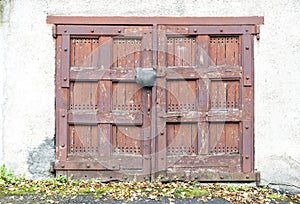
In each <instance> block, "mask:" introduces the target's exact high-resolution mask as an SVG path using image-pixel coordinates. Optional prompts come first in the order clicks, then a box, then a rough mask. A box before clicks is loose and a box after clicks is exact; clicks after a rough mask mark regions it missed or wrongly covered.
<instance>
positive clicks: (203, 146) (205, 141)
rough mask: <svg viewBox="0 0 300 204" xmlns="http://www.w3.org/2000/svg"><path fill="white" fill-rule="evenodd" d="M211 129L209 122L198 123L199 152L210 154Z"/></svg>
mask: <svg viewBox="0 0 300 204" xmlns="http://www.w3.org/2000/svg"><path fill="white" fill-rule="evenodd" d="M208 148H209V130H208V123H207V122H199V123H198V154H199V155H202V154H204V155H205V154H209V151H208Z"/></svg>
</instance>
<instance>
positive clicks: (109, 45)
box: [95, 36, 113, 70]
mask: <svg viewBox="0 0 300 204" xmlns="http://www.w3.org/2000/svg"><path fill="white" fill-rule="evenodd" d="M112 49H113V42H112V38H111V37H107V36H101V37H100V38H99V47H98V53H99V56H98V62H97V61H96V62H95V63H96V65H97V67H99V68H100V69H105V70H106V69H109V68H110V67H111V66H112V64H113V53H112V52H113V50H112ZM96 59H97V58H96Z"/></svg>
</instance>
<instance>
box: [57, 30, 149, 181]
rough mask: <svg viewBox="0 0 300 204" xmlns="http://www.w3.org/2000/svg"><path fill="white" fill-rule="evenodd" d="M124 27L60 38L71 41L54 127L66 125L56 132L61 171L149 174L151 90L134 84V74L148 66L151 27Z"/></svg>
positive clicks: (68, 172) (146, 177)
mask: <svg viewBox="0 0 300 204" xmlns="http://www.w3.org/2000/svg"><path fill="white" fill-rule="evenodd" d="M102 29H104V28H102ZM104 30H105V29H104ZM123 31H124V33H123V34H122V35H120V34H119V33H118V31H116V34H115V35H107V34H105V35H101V34H100V35H95V36H86V35H74V36H72V35H71V36H70V37H69V38H63V40H62V41H63V43H62V45H68V44H69V45H70V47H69V49H68V48H67V47H66V48H64V49H63V53H64V52H67V53H68V54H67V55H68V56H69V65H70V67H69V68H68V70H67V71H65V73H70V83H69V85H68V86H66V88H64V89H61V90H63V91H62V92H61V93H62V94H63V96H62V99H63V100H65V101H66V104H67V112H66V113H63V117H64V119H66V120H61V121H60V122H59V126H60V127H61V128H60V129H63V126H65V125H66V126H68V128H67V129H66V130H65V132H63V131H61V132H59V138H58V144H59V146H58V147H59V149H58V154H59V155H60V156H59V157H58V159H59V162H58V163H57V164H56V169H57V170H58V171H59V172H60V173H62V172H63V173H64V174H67V175H69V174H71V173H73V174H75V175H77V176H80V175H81V176H83V175H87V172H82V173H78V172H76V169H77V170H80V171H82V169H85V170H86V171H89V174H91V172H93V171H99V170H101V171H102V173H103V174H105V171H111V170H114V171H116V172H118V174H117V175H123V177H127V176H128V175H132V176H142V177H143V178H144V179H148V178H149V176H150V175H149V173H150V160H149V159H148V157H149V153H150V152H149V150H150V147H149V146H150V145H149V144H150V141H149V134H150V125H151V124H150V119H149V118H150V107H151V100H152V99H151V97H150V96H151V89H146V88H143V87H141V86H140V85H138V84H136V83H135V81H134V73H135V68H137V67H143V66H144V67H149V66H151V65H152V52H150V50H151V47H152V35H151V32H152V28H151V27H150V26H148V27H147V26H144V27H141V26H139V27H124V30H123ZM66 40H67V41H69V42H65V41H66ZM62 55H63V54H62ZM64 60H66V59H64ZM63 80H64V79H63ZM59 91H60V90H59ZM62 122H63V123H64V124H61V123H62ZM64 138H66V139H64ZM64 141H66V143H64ZM65 148H67V152H66V154H62V152H64V151H65V150H64V149H65ZM118 177H119V176H118ZM107 179H108V180H109V179H115V178H113V177H109V178H107Z"/></svg>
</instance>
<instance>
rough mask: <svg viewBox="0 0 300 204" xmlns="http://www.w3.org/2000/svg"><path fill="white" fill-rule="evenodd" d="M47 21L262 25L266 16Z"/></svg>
mask: <svg viewBox="0 0 300 204" xmlns="http://www.w3.org/2000/svg"><path fill="white" fill-rule="evenodd" d="M47 23H48V24H56V25H100V24H102V25H153V24H157V25H260V24H263V23H264V17H262V16H247V17H125V16H48V17H47Z"/></svg>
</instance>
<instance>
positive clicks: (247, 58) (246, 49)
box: [243, 35, 253, 86]
mask: <svg viewBox="0 0 300 204" xmlns="http://www.w3.org/2000/svg"><path fill="white" fill-rule="evenodd" d="M251 42H252V39H251V36H250V35H243V82H244V86H252V83H253V82H252V81H253V79H252V72H253V64H252V59H253V58H252V49H253V48H252V44H251Z"/></svg>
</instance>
